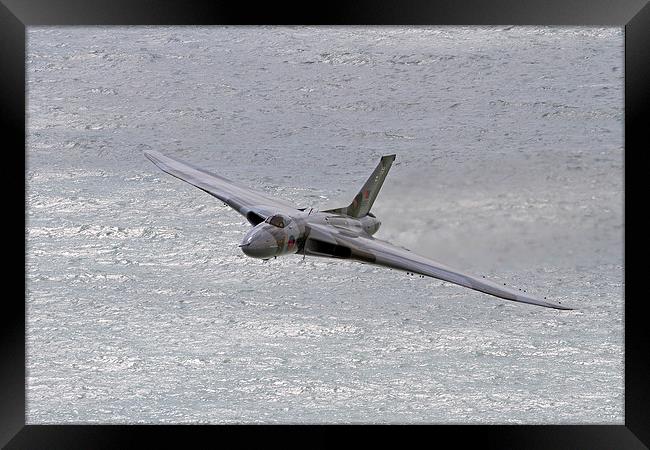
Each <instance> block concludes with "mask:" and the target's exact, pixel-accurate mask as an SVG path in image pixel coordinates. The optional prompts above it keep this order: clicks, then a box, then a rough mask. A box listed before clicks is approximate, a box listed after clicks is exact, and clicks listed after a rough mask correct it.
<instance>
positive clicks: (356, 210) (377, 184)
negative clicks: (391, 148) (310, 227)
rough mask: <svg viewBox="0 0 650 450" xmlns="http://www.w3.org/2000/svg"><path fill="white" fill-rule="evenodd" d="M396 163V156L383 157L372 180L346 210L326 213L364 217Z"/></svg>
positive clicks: (373, 173)
mask: <svg viewBox="0 0 650 450" xmlns="http://www.w3.org/2000/svg"><path fill="white" fill-rule="evenodd" d="M393 161H395V155H386V156H382V157H381V160H380V161H379V164H377V167H375V170H374V171H373V172H372V175H370V178H368V180H367V181H366V183H365V184H364V185H363V187H362V188H361V190H360V191H359V193H358V194H357V195H356V196H355V197H354V200H352V203H350V205H349V206H346V207H345V208H337V209H331V210H329V211H325V212H331V213H334V214H345V215H348V216H351V217H363V216H365V215H366V214H368V213H369V212H370V208H372V204H373V203H374V202H375V199H376V198H377V194H379V190H380V189H381V185H382V184H384V179H385V178H386V175H388V171H389V170H390V166H391V165H392V164H393Z"/></svg>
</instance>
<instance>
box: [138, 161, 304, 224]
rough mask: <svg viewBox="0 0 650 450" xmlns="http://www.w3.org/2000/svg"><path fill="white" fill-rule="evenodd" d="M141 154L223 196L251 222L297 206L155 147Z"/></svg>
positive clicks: (222, 198) (199, 186) (184, 178)
mask: <svg viewBox="0 0 650 450" xmlns="http://www.w3.org/2000/svg"><path fill="white" fill-rule="evenodd" d="M144 155H145V156H146V157H147V158H148V159H149V160H150V161H151V162H153V163H154V164H155V165H156V166H158V168H159V169H161V170H162V171H163V172H166V173H168V174H170V175H173V176H175V177H176V178H179V179H181V180H183V181H185V182H187V183H189V184H191V185H193V186H196V187H197V188H199V189H201V190H203V191H205V192H207V193H208V194H210V195H212V196H214V197H216V198H218V199H219V200H222V201H223V202H225V203H226V204H228V206H230V207H232V208H233V209H235V210H236V211H237V212H239V213H240V214H242V215H243V216H244V217H246V218H247V219H248V220H249V221H250V222H251V223H253V224H255V223H256V222H259V221H260V218H261V220H264V219H265V218H266V217H268V216H269V215H271V214H273V213H276V212H284V213H289V214H291V213H295V212H296V208H294V207H293V206H292V205H290V204H289V203H286V202H284V201H281V200H275V199H271V198H269V197H267V196H265V195H264V194H261V193H259V192H256V191H254V190H252V189H249V188H246V187H244V186H241V185H239V184H238V183H234V182H232V181H230V180H228V179H226V178H224V177H222V176H219V175H216V174H214V173H211V172H208V171H207V170H204V169H200V168H198V167H195V166H193V165H191V164H188V163H186V162H183V161H180V160H178V159H176V158H172V157H171V156H165V155H163V154H162V153H159V152H154V151H149V152H144Z"/></svg>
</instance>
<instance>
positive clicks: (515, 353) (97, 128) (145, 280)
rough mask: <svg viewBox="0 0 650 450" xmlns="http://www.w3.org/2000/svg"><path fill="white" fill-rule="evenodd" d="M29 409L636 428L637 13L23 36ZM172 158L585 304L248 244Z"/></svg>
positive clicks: (108, 418) (40, 419)
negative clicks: (631, 63)
mask: <svg viewBox="0 0 650 450" xmlns="http://www.w3.org/2000/svg"><path fill="white" fill-rule="evenodd" d="M27 78H28V92H27V98H28V114H29V117H28V124H27V128H28V152H27V164H28V170H27V174H26V176H27V201H28V210H27V213H26V214H27V222H28V227H27V230H26V233H27V239H28V255H27V267H26V270H27V288H28V289H27V292H26V296H27V321H28V322H27V323H28V334H27V354H28V357H27V370H28V378H27V402H28V404H27V421H28V423H61V422H83V423H96V422H102V423H106V422H110V423H125V422H126V423H134V422H146V423H170V422H174V423H195V422H210V423H224V422H283V423H286V422H289V423H305V422H310V423H322V422H328V423H329V422H363V423H368V422H391V423H393V422H409V423H411V422H428V423H467V422H469V423H617V424H620V423H623V392H624V390H623V388H624V385H623V357H624V355H623V294H622V292H623V278H622V270H623V269H622V243H623V206H622V197H623V187H622V186H623V183H622V180H623V174H622V170H623V167H622V166H623V31H622V29H620V28H605V29H603V28H599V29H595V28H535V27H514V28H507V29H504V27H481V28H476V27H439V28H399V27H397V28H396V27H373V28H326V27H325V28H323V27H321V28H302V27H293V28H272V27H270V28H238V27H234V28H232V27H231V28H223V27H204V28H197V27H164V28H160V27H131V28H129V27H122V28H111V27H101V28H100V27H94V28H84V27H73V28H61V27H57V28H29V30H28V51H27ZM147 149H154V150H158V151H162V152H163V153H168V154H171V155H175V156H177V157H180V158H183V159H186V160H188V161H191V162H194V163H198V164H200V165H203V166H204V167H206V168H208V169H210V170H214V171H215V172H217V173H220V174H222V175H224V176H226V177H229V178H231V179H236V180H238V181H240V182H242V183H244V184H246V185H249V186H251V187H253V188H256V189H260V190H262V191H265V192H268V193H270V194H272V195H274V196H277V197H281V198H284V199H286V200H289V201H292V202H293V203H295V204H296V205H297V206H299V207H303V206H313V207H320V208H324V207H326V206H329V207H335V206H341V205H344V204H347V203H348V202H349V201H350V199H351V198H352V196H353V195H354V193H356V189H357V188H358V187H359V185H360V184H361V183H362V182H363V181H364V180H365V178H366V177H367V176H368V175H369V173H370V172H371V171H372V169H373V168H374V166H375V164H376V162H377V160H378V158H379V156H380V155H382V154H388V153H396V154H397V160H396V161H395V164H394V166H393V169H392V170H391V173H390V174H389V176H388V178H387V180H386V184H385V186H384V188H383V190H382V192H381V194H380V195H379V198H378V200H377V203H376V205H375V208H374V209H373V211H374V212H375V214H376V215H377V216H378V217H380V218H381V219H382V221H383V226H382V229H381V230H380V232H379V234H378V235H377V236H378V237H380V238H383V239H387V240H390V241H393V242H395V243H397V244H400V245H403V246H406V247H408V248H411V249H412V250H414V251H416V252H419V253H421V254H423V255H426V256H429V257H432V258H434V259H437V260H439V261H442V262H444V263H446V264H448V265H451V266H455V267H457V268H459V269H463V270H467V271H470V272H474V273H476V274H485V275H488V276H492V277H494V278H495V279H497V280H499V281H503V282H506V283H508V284H510V285H514V286H516V287H522V288H526V289H527V291H528V292H530V293H535V294H538V295H541V296H548V297H549V298H550V299H554V300H560V301H562V303H563V304H570V305H572V306H575V307H576V308H577V310H576V311H572V312H562V311H556V310H548V309H543V308H538V307H532V306H527V305H519V304H513V303H510V302H507V301H501V300H499V299H495V298H493V297H489V296H487V295H484V294H481V293H478V292H474V291H471V290H468V289H464V288H461V287H458V286H454V285H451V284H447V283H443V282H439V281H437V280H433V279H426V280H422V279H419V278H411V277H408V276H406V275H404V274H401V273H398V272H395V271H389V270H385V269H380V268H375V267H372V266H367V265H361V264H357V263H348V262H340V261H328V260H323V259H312V258H307V259H306V260H305V261H302V260H301V257H299V256H290V257H286V258H281V259H277V260H274V261H271V262H269V263H262V262H260V261H258V260H253V259H248V258H246V257H245V256H244V255H243V254H242V253H241V252H240V251H239V249H238V248H237V244H238V243H239V242H240V240H241V238H242V236H243V234H244V233H245V231H246V230H247V229H248V225H247V224H246V222H245V220H244V219H243V218H242V217H240V216H239V215H238V214H237V213H235V212H234V211H232V210H230V209H228V208H227V207H225V206H224V205H223V204H222V203H220V202H219V201H217V200H216V199H214V198H212V197H210V196H209V195H207V194H205V193H203V192H201V191H199V190H197V189H195V188H193V187H191V186H189V185H187V184H184V183H182V182H180V181H179V180H176V179H174V178H172V177H170V176H168V175H166V174H164V173H162V172H160V171H159V170H158V169H157V168H156V167H155V166H153V165H152V164H151V163H150V162H149V161H148V160H146V159H145V158H144V157H143V156H142V151H143V150H147Z"/></svg>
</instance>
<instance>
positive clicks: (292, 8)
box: [0, 0, 650, 449]
mask: <svg viewBox="0 0 650 450" xmlns="http://www.w3.org/2000/svg"><path fill="white" fill-rule="evenodd" d="M172 24H196V25H208V24H231V25H241V24H296V25H309V24H322V25H325V24H328V25H379V24H389V25H411V24H413V25H420V24H431V25H506V24H507V25H586V26H589V25H594V26H603V25H607V26H624V27H625V169H624V170H625V211H626V212H628V211H632V210H633V209H634V208H635V207H636V208H639V207H641V206H640V205H643V197H644V191H643V190H641V189H639V190H632V189H630V188H629V186H628V183H629V181H630V175H629V174H630V172H628V169H632V168H631V167H630V165H629V164H627V163H628V158H627V156H628V155H634V160H635V167H637V168H639V167H640V168H641V170H643V168H644V167H647V166H646V165H644V164H642V163H640V161H639V158H642V155H643V153H644V152H647V151H648V149H647V146H645V148H644V146H643V145H642V144H641V143H642V142H643V140H642V132H643V131H645V129H646V128H648V124H650V120H649V118H648V105H649V104H650V68H649V67H650V66H649V62H650V39H649V38H648V34H649V31H650V5H648V4H647V2H646V1H645V0H621V1H618V2H612V1H609V0H591V1H589V0H573V1H568V0H551V1H533V0H518V1H511V0H491V1H480V0H471V1H462V2H459V1H457V2H454V1H449V0H448V1H425V0H422V1H401V2H399V1H392V2H381V3H378V2H372V1H368V0H365V1H359V2H351V1H349V2H345V1H331V2H324V3H322V4H318V5H316V7H314V5H311V9H308V8H307V5H306V4H304V3H303V4H294V5H292V4H287V3H284V4H280V3H279V2H267V3H265V4H264V5H255V6H254V7H252V6H251V5H250V4H246V3H243V2H239V3H237V2H223V1H212V2H208V1H188V2H179V1H175V2H172V1H164V0H160V1H152V0H138V1H126V0H117V1H112V2H111V1H101V0H85V1H84V0H49V1H46V0H0V120H1V123H2V128H1V129H2V140H3V141H4V143H5V145H4V146H3V147H4V149H5V151H4V152H3V153H2V155H3V158H4V161H3V162H4V164H3V171H2V172H3V173H2V175H3V176H2V178H1V179H2V185H3V192H4V193H5V194H9V195H3V199H2V201H3V203H4V205H3V206H4V208H3V209H4V211H5V220H3V222H4V225H5V227H4V228H5V229H6V230H7V231H6V234H5V235H4V236H5V239H4V243H5V246H6V244H11V245H10V251H9V252H5V255H4V258H5V262H6V263H7V264H6V265H5V272H4V273H5V277H4V279H5V280H6V281H7V282H6V283H5V285H9V286H10V287H11V290H10V291H9V292H7V291H5V295H4V296H3V297H4V299H3V302H2V314H1V316H2V327H1V329H0V332H1V333H2V341H1V343H2V353H1V357H2V362H1V364H0V371H1V372H0V374H1V382H0V392H1V393H2V395H1V396H0V417H1V419H0V444H1V445H3V446H5V445H6V448H21V449H22V448H123V447H131V446H136V445H137V444H136V442H138V441H140V442H148V443H150V442H159V443H164V444H167V445H169V444H173V443H184V442H185V440H186V439H189V438H196V437H200V438H213V436H214V434H215V433H219V434H224V432H226V433H227V434H229V435H230V437H233V438H235V439H239V440H240V442H247V441H248V440H249V438H250V437H251V436H252V435H254V434H259V431H260V428H255V430H254V431H255V433H253V434H251V431H253V429H252V428H251V427H248V426H225V427H224V426H163V425H151V426H149V425H145V426H142V425H140V426H112V425H111V426H108V425H95V426H84V425H25V401H26V396H25V394H26V392H25V332H26V330H25V324H26V322H25V287H26V282H25V281H26V280H25V260H26V247H25V244H26V240H25V220H24V219H25V215H24V209H23V208H26V207H27V206H26V203H25V195H24V193H25V150H26V147H25V145H26V141H25V138H26V137H25V129H26V127H25V35H26V27H29V26H36V25H54V26H56V25H172ZM21 149H22V151H21ZM20 192H23V195H20ZM636 200H639V201H640V202H641V203H638V202H636ZM628 205H630V208H628V207H627V206H628ZM625 223H626V228H625V232H626V233H627V230H628V229H632V228H633V227H634V223H633V222H632V221H631V220H627V221H625ZM628 227H629V228H628ZM17 236H22V239H19V238H18V237H17ZM626 241H627V239H626ZM625 255H626V256H627V253H625ZM625 260H627V259H625ZM639 270H641V267H639V266H636V265H634V266H633V267H628V266H627V265H626V266H625V286H626V287H627V279H628V276H629V275H630V274H634V273H635V272H636V271H639ZM21 279H22V280H23V283H22V285H20V284H21V283H19V280H21ZM625 292H626V293H628V292H630V291H629V288H626V289H625ZM21 293H22V294H21ZM627 299H628V297H627V296H626V301H625V320H624V323H625V425H620V426H614V425H597V424H594V425H562V426H560V425H549V426H546V425H537V426H529V425H514V426H463V425H453V426H452V425H449V426H447V425H438V426H432V427H428V426H425V427H421V426H418V427H408V431H409V433H411V432H412V431H417V432H419V433H422V432H425V433H427V434H428V437H427V439H428V442H430V443H434V442H431V441H430V439H431V436H435V442H442V441H443V440H448V439H451V440H453V442H454V445H455V446H457V445H461V446H462V445H467V444H474V445H480V446H481V447H486V448H504V447H506V448H554V449H560V448H591V449H599V448H607V449H613V448H617V449H621V448H647V446H648V445H650V427H648V426H647V425H648V424H650V418H649V415H648V409H649V408H648V406H650V402H649V401H648V398H649V392H650V389H649V388H648V386H649V385H650V383H649V382H648V381H647V380H646V377H647V375H646V374H647V373H648V359H647V357H646V352H647V350H646V346H647V344H648V341H649V340H648V331H647V330H648V327H647V326H646V324H645V321H646V319H645V315H644V314H643V306H642V305H643V303H644V301H643V296H634V297H632V299H635V300H637V299H638V301H632V300H630V301H627ZM332 428H334V429H336V430H338V431H341V430H343V431H346V432H347V431H350V429H351V427H349V426H337V427H328V426H305V427H290V428H288V427H282V426H280V427H269V426H267V427H261V431H263V432H265V434H271V436H265V437H266V438H267V439H268V437H271V439H272V437H273V436H274V435H275V436H277V435H278V433H283V434H284V432H285V431H291V432H292V433H295V436H296V438H297V439H296V441H301V440H302V439H305V441H304V442H307V443H308V442H312V441H313V442H317V443H320V444H321V445H322V444H327V443H330V444H333V445H337V444H338V445H340V443H341V441H340V438H333V437H332V438H330V437H329V431H331V430H332ZM355 428H356V427H355ZM395 430H403V427H372V429H371V433H369V434H370V435H371V436H372V437H373V438H374V440H377V441H379V440H382V439H383V438H384V436H385V434H386V432H388V431H395ZM326 431H328V433H325V432H326ZM220 442H221V441H213V443H214V444H218V443H220ZM283 443H284V441H283Z"/></svg>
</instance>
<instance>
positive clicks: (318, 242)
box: [305, 224, 572, 310]
mask: <svg viewBox="0 0 650 450" xmlns="http://www.w3.org/2000/svg"><path fill="white" fill-rule="evenodd" d="M309 228H310V230H309V237H308V239H307V242H306V247H305V253H307V254H311V255H315V256H328V257H334V258H344V259H353V260H357V261H361V262H364V263H368V264H375V265H379V266H385V267H390V268H393V269H398V270H403V271H406V272H413V273H418V274H421V275H426V276H429V277H433V278H437V279H440V280H443V281H448V282H450V283H454V284H458V285H460V286H465V287H468V288H470V289H474V290H476V291H480V292H484V293H486V294H490V295H493V296H495V297H499V298H503V299H506V300H511V301H514V302H521V303H529V304H531V305H538V306H544V307H546V308H554V309H564V310H570V309H572V308H567V307H565V306H562V305H557V304H553V303H549V302H545V301H543V300H538V299H536V298H534V297H531V296H529V295H527V294H526V293H524V292H523V291H518V290H515V289H511V288H508V287H506V286H500V285H498V284H497V283H494V282H491V281H488V280H486V279H484V278H479V277H475V276H473V275H469V274H466V273H463V272H461V271H458V270H456V269H452V268H450V267H447V266H445V265H443V264H440V263H438V262H436V261H433V260H431V259H428V258H425V257H423V256H420V255H416V254H415V253H412V252H411V251H409V250H407V249H405V248H401V247H397V246H395V245H393V244H391V243H389V242H386V241H382V240H379V239H375V238H373V237H372V236H357V235H356V234H355V233H351V232H346V231H345V230H343V229H338V228H334V227H333V226H328V225H319V224H309Z"/></svg>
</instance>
